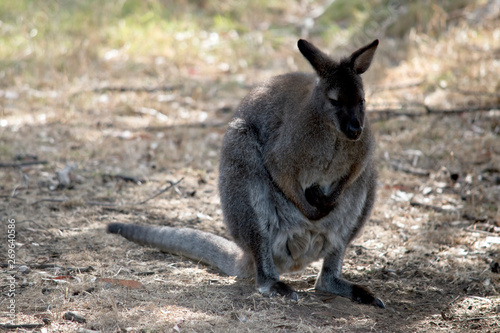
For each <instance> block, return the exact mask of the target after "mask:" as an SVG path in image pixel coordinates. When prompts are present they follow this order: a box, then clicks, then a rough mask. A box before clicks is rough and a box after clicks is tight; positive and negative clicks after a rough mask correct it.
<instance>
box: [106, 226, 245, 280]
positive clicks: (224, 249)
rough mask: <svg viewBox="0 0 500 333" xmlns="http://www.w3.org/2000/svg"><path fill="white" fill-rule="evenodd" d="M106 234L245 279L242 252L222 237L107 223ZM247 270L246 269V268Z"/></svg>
mask: <svg viewBox="0 0 500 333" xmlns="http://www.w3.org/2000/svg"><path fill="white" fill-rule="evenodd" d="M107 231H108V233H112V234H118V235H122V236H123V237H125V238H126V239H128V240H130V241H132V242H135V243H138V244H141V245H148V246H151V247H154V248H157V249H159V250H161V251H163V252H168V253H173V254H177V255H181V256H185V257H188V258H190V259H194V260H198V261H201V262H204V263H206V264H208V265H211V266H214V267H217V268H218V269H220V270H221V271H222V272H223V273H225V274H227V275H230V276H239V277H246V276H247V275H248V273H247V272H245V271H246V270H247V269H245V267H242V265H243V264H244V263H243V261H244V260H243V251H242V250H241V248H240V247H238V245H236V244H235V243H234V242H232V241H230V240H227V239H225V238H223V237H220V236H217V235H214V234H210V233H208V232H203V231H200V230H196V229H189V228H171V227H154V226H141V225H135V224H125V223H110V224H108V227H107ZM247 268H248V267H247Z"/></svg>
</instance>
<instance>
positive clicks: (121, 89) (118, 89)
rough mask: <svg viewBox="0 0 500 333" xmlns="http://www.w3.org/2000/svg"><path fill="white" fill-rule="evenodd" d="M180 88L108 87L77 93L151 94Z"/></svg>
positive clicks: (173, 86) (179, 86) (178, 86)
mask: <svg viewBox="0 0 500 333" xmlns="http://www.w3.org/2000/svg"><path fill="white" fill-rule="evenodd" d="M179 88H182V85H180V84H178V85H171V86H166V85H164V86H157V87H126V86H108V87H99V88H94V89H91V90H85V91H80V92H77V93H76V94H78V93H83V92H94V93H103V92H107V91H109V92H146V93H153V92H158V91H172V90H176V89H179Z"/></svg>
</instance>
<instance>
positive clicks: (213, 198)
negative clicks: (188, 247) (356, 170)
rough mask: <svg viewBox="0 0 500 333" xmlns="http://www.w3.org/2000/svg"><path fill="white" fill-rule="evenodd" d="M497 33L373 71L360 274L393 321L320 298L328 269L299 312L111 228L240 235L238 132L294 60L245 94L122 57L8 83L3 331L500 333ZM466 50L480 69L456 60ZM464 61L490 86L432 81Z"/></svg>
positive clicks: (3, 145) (1, 177) (228, 78)
mask: <svg viewBox="0 0 500 333" xmlns="http://www.w3.org/2000/svg"><path fill="white" fill-rule="evenodd" d="M453 33H456V34H457V35H458V34H463V30H456V31H451V32H450V34H453ZM493 35H494V34H493ZM496 36H497V37H496V39H492V44H490V48H489V49H488V50H485V49H478V48H470V49H467V47H469V46H467V45H470V43H468V44H467V45H466V43H464V44H459V45H458V46H457V45H456V44H453V45H451V44H447V42H440V41H435V40H434V41H433V40H431V41H423V42H422V41H421V40H417V42H418V43H417V42H415V45H419V46H418V47H417V46H414V47H413V49H412V50H413V51H411V50H410V51H408V52H410V55H409V56H408V60H406V61H401V62H398V63H397V64H394V65H393V66H391V67H390V68H389V69H384V68H386V67H387V60H386V59H387V58H388V54H390V53H391V51H390V48H391V47H393V45H388V44H384V41H381V46H380V48H381V50H380V51H379V54H377V57H378V58H377V60H376V63H375V64H374V67H373V73H371V74H370V73H367V77H366V80H365V85H366V91H367V98H366V99H367V107H368V109H369V110H370V114H369V117H370V119H371V122H372V124H373V129H374V132H375V134H376V138H377V165H378V170H379V173H380V179H379V186H378V199H377V203H376V205H375V208H374V211H373V213H372V216H371V219H370V221H369V222H368V223H367V225H366V227H365V229H364V231H363V232H362V233H361V236H360V237H359V238H358V239H356V240H355V241H354V243H353V244H352V245H351V246H350V247H349V248H348V250H347V253H346V258H345V263H344V268H343V274H344V276H345V277H346V278H348V279H349V280H351V281H355V282H357V283H360V284H364V285H367V286H369V287H370V288H371V289H372V290H374V291H375V293H376V295H377V296H378V297H380V298H381V299H382V300H383V301H384V302H385V304H386V306H387V308H386V309H385V310H382V309H377V308H374V307H370V306H364V305H359V304H356V303H353V302H351V301H349V300H346V299H344V298H341V297H337V298H335V297H331V296H329V295H325V294H320V293H318V292H315V291H313V290H312V288H313V286H314V282H315V277H316V275H317V274H318V272H319V268H320V264H321V263H315V264H313V265H311V266H310V267H309V268H308V269H307V270H305V271H304V272H301V273H299V274H291V275H285V276H283V277H282V279H283V280H284V281H286V282H287V283H289V284H290V285H291V286H292V287H294V288H295V289H296V290H298V291H299V297H300V299H299V301H298V302H294V301H290V300H286V299H282V298H280V297H274V298H265V297H262V296H261V295H260V294H259V293H258V292H257V291H256V289H255V287H254V281H253V280H238V279H236V278H234V277H227V276H223V275H221V274H220V273H219V272H217V271H216V270H215V269H213V268H211V267H208V266H205V265H203V264H200V263H196V262H193V261H190V260H187V259H185V258H181V257H178V256H173V255H170V254H164V253H161V252H159V251H157V250H154V249H149V248H144V247H141V246H138V245H135V244H133V243H131V242H128V241H126V240H125V239H122V238H120V237H117V236H115V235H108V234H106V233H105V231H104V230H105V226H106V224H107V223H109V222H129V223H138V224H151V225H168V226H187V227H193V228H198V229H202V230H205V231H210V232H213V233H216V234H219V235H223V236H227V233H226V230H225V228H224V225H223V223H222V216H221V214H222V213H221V209H220V203H219V198H218V191H217V176H218V154H219V153H218V152H219V149H220V145H221V140H222V137H223V135H224V132H225V128H226V124H227V123H228V121H229V119H230V118H231V115H232V113H233V112H234V110H235V108H236V107H237V105H238V102H239V100H240V99H241V98H242V97H243V96H244V95H245V94H246V93H247V92H248V90H249V87H251V86H252V85H254V84H255V83H256V82H259V81H260V80H262V79H265V78H267V77H270V76H271V75H274V74H278V73H280V72H284V71H288V69H289V68H286V66H285V67H281V68H276V69H274V70H272V71H259V70H253V69H248V70H247V71H246V72H245V73H244V74H245V80H244V84H235V82H240V81H241V80H240V76H241V73H237V74H231V73H223V74H220V75H214V76H212V77H211V78H210V79H207V78H205V77H203V76H199V75H197V74H196V73H193V72H190V71H187V72H186V73H184V72H178V71H177V72H174V71H173V70H172V69H171V68H170V67H169V66H168V65H167V64H164V63H162V62H161V61H158V60H157V59H153V58H151V59H149V58H148V59H141V60H137V62H136V63H135V67H133V68H131V67H127V62H126V61H125V60H123V59H121V58H119V57H118V58H116V59H114V60H113V61H111V62H103V65H102V67H100V68H99V69H98V70H96V71H95V72H94V76H93V77H83V78H81V80H74V81H71V82H63V81H61V82H58V83H57V84H46V83H44V82H43V78H41V79H40V80H41V81H40V82H41V83H40V85H38V86H36V87H33V86H29V85H25V84H23V83H22V82H17V83H16V84H15V85H13V86H9V87H3V88H2V94H1V99H2V118H1V120H0V125H1V127H0V140H1V141H0V162H1V163H2V164H1V165H0V167H1V168H0V196H1V201H0V218H1V222H2V229H1V230H2V240H1V244H0V249H1V253H0V259H1V265H2V270H1V273H0V276H1V281H2V285H1V288H2V289H1V290H2V300H1V301H0V323H2V324H8V323H11V324H15V325H18V326H17V328H15V327H12V328H10V329H9V330H10V331H18V332H31V331H33V332H91V331H100V332H372V331H373V332H500V294H499V288H500V274H499V273H500V267H499V264H500V252H499V250H500V211H499V209H498V202H499V201H500V108H499V104H500V96H499V95H498V89H496V88H494V87H493V88H491V87H490V86H489V84H488V83H484V84H483V82H491V80H490V81H488V80H489V79H492V80H497V81H496V82H497V83H498V73H499V72H500V67H499V66H498V60H496V59H498V56H499V55H500V51H499V50H500V40H499V37H498V33H497V35H496ZM417 39H418V38H417ZM451 39H453V38H451ZM455 40H456V39H455ZM290 45H291V47H290V51H289V54H294V56H293V57H294V58H293V59H295V60H294V61H295V62H296V63H297V64H298V65H293V66H292V65H290V61H288V60H287V61H288V64H289V67H292V68H293V67H294V66H295V67H297V68H299V69H302V70H309V68H308V65H307V63H305V61H304V60H301V58H300V55H298V54H295V53H298V51H296V50H295V49H294V48H295V45H294V44H290ZM436 50H440V51H439V55H436V54H435V53H436V52H435V51H436ZM466 50H469V52H470V54H469V55H470V58H467V59H465V58H464V57H458V58H453V56H452V55H453V54H456V52H457V51H460V52H466ZM411 52H414V54H413V55H414V56H413V57H412V56H411V54H412V53H411ZM433 52H434V54H435V58H434V59H432V61H429V62H428V63H426V64H420V63H415V62H418V59H420V58H418V56H415V54H417V55H424V56H426V55H427V54H431V53H433ZM461 54H463V53H461ZM491 54H493V56H491ZM448 56H449V57H450V58H448V60H443V58H446V57H448ZM474 57H476V58H474ZM427 58H429V57H427ZM451 58H453V65H452V64H448V65H449V66H455V67H454V68H455V69H456V70H458V69H460V70H462V69H463V68H464V67H463V66H464V63H465V62H466V63H467V64H468V66H469V67H467V70H469V71H470V72H471V73H476V72H477V73H480V72H481V71H482V70H484V68H483V69H481V68H482V67H481V66H486V71H485V74H484V76H482V78H483V80H477V81H474V80H471V81H469V85H467V91H463V89H462V90H459V89H455V90H452V89H447V88H449V84H450V83H449V82H450V81H449V80H448V81H446V78H441V79H439V78H437V79H436V78H435V77H432V75H431V74H429V73H431V72H432V70H431V69H432V66H433V64H434V65H435V64H440V65H442V66H444V65H443V62H447V61H448V62H449V61H450V60H449V59H451ZM285 59H287V58H285ZM288 59H289V58H288ZM384 59H385V60H384ZM412 59H413V60H412ZM474 59H476V60H481V61H476V62H471V60H474ZM287 61H285V60H283V62H284V63H286V62H287ZM426 66H428V67H426ZM455 69H453V70H455ZM370 71H372V69H370ZM474 75H475V74H474ZM401 77H404V79H401ZM429 82H437V88H436V87H432V89H430V88H429V86H428V85H429ZM461 83H464V84H462V85H461ZM447 84H448V86H447ZM457 86H458V87H464V86H465V81H464V82H457ZM499 86H500V85H497V88H498V87H499ZM485 87H486V88H485ZM488 87H490V88H491V89H490V88H488ZM471 91H475V92H476V93H474V94H471ZM478 91H481V92H482V93H478ZM417 102H418V103H417ZM391 103H392V104H391ZM398 103H399V104H398ZM394 105H396V106H394ZM397 105H402V106H400V107H398V106H397ZM422 110H423V112H421V111H422ZM445 111H451V113H444V112H445ZM156 194H159V195H158V196H155V195H156ZM9 230H15V233H11V234H14V235H15V237H13V238H9V237H10V236H9ZM9 239H13V242H9ZM10 244H15V247H14V251H13V252H12V251H11V252H9V251H8V250H9V245H10ZM9 255H13V257H12V256H11V257H9ZM9 258H10V259H15V264H13V265H10V263H13V262H9ZM11 277H14V279H15V284H12V283H11V281H12V280H11ZM12 300H14V301H15V303H14V304H15V321H14V322H11V318H10V317H9V313H10V312H9V311H10V308H9V305H10V304H12V302H11V301H12ZM68 313H74V314H76V315H77V316H78V317H71V315H69V314H68ZM23 325H24V326H23ZM29 325H34V326H29ZM3 329H5V330H7V326H3Z"/></svg>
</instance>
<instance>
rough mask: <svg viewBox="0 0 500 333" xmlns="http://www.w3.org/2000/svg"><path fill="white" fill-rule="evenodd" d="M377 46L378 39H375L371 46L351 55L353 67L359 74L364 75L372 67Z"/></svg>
mask: <svg viewBox="0 0 500 333" xmlns="http://www.w3.org/2000/svg"><path fill="white" fill-rule="evenodd" d="M377 46H378V39H375V40H374V41H373V42H372V43H371V44H368V45H366V46H363V47H362V48H360V49H359V50H357V51H354V53H353V54H352V55H351V58H350V60H351V65H352V68H353V69H354V71H355V72H356V73H357V74H363V73H364V72H366V70H367V69H368V67H370V64H371V63H372V60H373V56H374V54H375V50H376V49H377Z"/></svg>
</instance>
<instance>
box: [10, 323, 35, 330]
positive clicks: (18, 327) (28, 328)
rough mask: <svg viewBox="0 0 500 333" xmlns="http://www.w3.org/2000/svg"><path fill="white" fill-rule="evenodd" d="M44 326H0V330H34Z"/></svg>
mask: <svg viewBox="0 0 500 333" xmlns="http://www.w3.org/2000/svg"><path fill="white" fill-rule="evenodd" d="M43 326H45V324H17V325H14V324H0V328H1V329H4V330H17V329H27V330H30V329H36V328H42V327H43Z"/></svg>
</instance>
